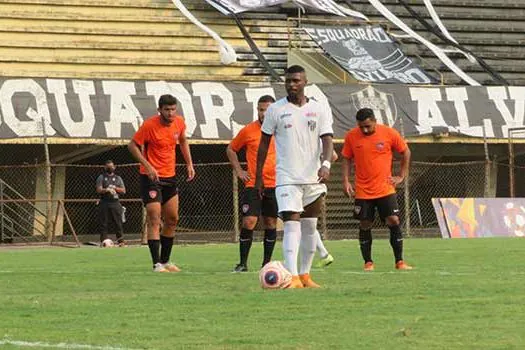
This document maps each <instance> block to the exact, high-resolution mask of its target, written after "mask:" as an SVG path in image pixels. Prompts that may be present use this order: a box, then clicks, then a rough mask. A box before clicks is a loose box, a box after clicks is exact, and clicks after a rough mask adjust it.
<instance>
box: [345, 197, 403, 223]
mask: <svg viewBox="0 0 525 350" xmlns="http://www.w3.org/2000/svg"><path fill="white" fill-rule="evenodd" d="M376 208H377V211H378V212H379V217H380V218H381V220H383V221H384V220H385V219H386V218H387V217H389V216H399V207H398V205H397V196H396V194H395V193H393V194H391V195H388V196H386V197H381V198H374V199H357V198H356V200H355V205H354V218H355V219H357V220H367V221H374V219H375V216H376Z"/></svg>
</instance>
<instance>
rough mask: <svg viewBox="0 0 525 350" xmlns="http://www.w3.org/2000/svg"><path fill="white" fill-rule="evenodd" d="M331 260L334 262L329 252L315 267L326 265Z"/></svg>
mask: <svg viewBox="0 0 525 350" xmlns="http://www.w3.org/2000/svg"><path fill="white" fill-rule="evenodd" d="M333 262H334V257H333V256H332V255H331V254H328V255H327V256H326V257H324V258H322V259H321V260H320V261H319V263H318V264H317V267H327V266H328V265H330V264H331V263H333Z"/></svg>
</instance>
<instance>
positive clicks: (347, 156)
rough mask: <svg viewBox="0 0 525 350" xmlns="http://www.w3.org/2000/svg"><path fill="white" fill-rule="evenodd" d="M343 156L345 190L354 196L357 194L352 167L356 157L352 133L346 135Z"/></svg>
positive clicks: (347, 194)
mask: <svg viewBox="0 0 525 350" xmlns="http://www.w3.org/2000/svg"><path fill="white" fill-rule="evenodd" d="M341 156H342V157H341V158H342V167H343V168H342V173H343V192H344V194H345V195H346V196H347V197H349V198H350V197H353V196H354V195H355V192H354V188H353V187H352V184H351V183H350V169H351V168H350V167H351V166H352V158H353V157H354V151H353V150H352V140H351V136H350V133H347V134H346V136H345V143H344V144H343V149H342V150H341Z"/></svg>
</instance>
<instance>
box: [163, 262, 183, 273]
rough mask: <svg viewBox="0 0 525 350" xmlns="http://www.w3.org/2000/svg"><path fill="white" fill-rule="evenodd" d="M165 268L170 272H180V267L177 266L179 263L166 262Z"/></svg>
mask: <svg viewBox="0 0 525 350" xmlns="http://www.w3.org/2000/svg"><path fill="white" fill-rule="evenodd" d="M164 268H165V269H166V270H168V272H180V269H179V268H178V267H177V265H175V264H172V263H166V264H164Z"/></svg>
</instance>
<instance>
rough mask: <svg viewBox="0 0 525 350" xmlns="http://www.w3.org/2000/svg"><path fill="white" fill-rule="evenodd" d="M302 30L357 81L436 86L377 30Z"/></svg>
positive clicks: (380, 28)
mask: <svg viewBox="0 0 525 350" xmlns="http://www.w3.org/2000/svg"><path fill="white" fill-rule="evenodd" d="M303 29H304V30H306V32H307V33H308V34H309V35H310V37H311V38H312V39H313V40H314V41H315V42H316V43H317V44H318V45H319V46H320V47H321V48H322V49H323V50H324V51H325V53H326V54H327V55H328V56H330V57H331V58H332V59H334V60H335V61H336V62H337V63H338V64H339V65H340V66H341V67H342V68H343V69H345V70H346V71H347V72H348V73H350V74H351V75H352V76H353V77H354V78H356V79H357V80H360V81H367V82H376V83H393V84H400V83H401V84H434V83H436V82H437V80H436V79H435V78H434V77H432V76H431V75H429V74H428V73H427V72H425V70H423V69H422V68H420V67H419V66H418V65H417V64H416V63H414V62H413V61H412V59H410V58H409V57H407V56H406V55H405V54H404V53H403V52H402V51H401V49H400V48H399V46H398V45H397V44H396V43H395V42H394V40H393V39H392V38H391V37H390V36H389V35H388V34H387V33H386V32H385V30H384V29H383V28H382V27H381V26H377V25H375V26H372V25H365V26H357V25H349V26H317V25H307V26H303Z"/></svg>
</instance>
